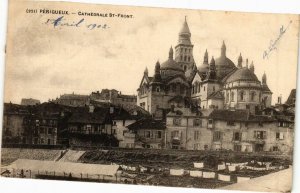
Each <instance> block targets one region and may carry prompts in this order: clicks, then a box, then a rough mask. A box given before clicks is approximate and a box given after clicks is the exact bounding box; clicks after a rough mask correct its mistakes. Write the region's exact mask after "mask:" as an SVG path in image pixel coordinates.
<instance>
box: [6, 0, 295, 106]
mask: <svg viewBox="0 0 300 193" xmlns="http://www.w3.org/2000/svg"><path fill="white" fill-rule="evenodd" d="M26 9H37V11H38V13H26ZM40 9H49V10H65V11H69V13H75V14H69V15H61V14H40V13H39V11H40ZM79 11H80V12H97V13H102V14H105V13H115V14H126V15H132V18H123V17H96V16H94V17H92V16H79V15H78V14H77V13H78V12H79ZM9 12H10V13H9V17H8V19H9V24H8V33H7V34H8V36H7V47H6V68H5V91H4V101H5V102H10V101H11V102H13V103H20V101H21V99H22V98H35V99H39V100H41V101H42V102H45V101H48V99H54V98H56V97H59V96H60V95H61V94H64V93H73V92H74V93H76V94H90V93H91V92H92V91H97V90H99V91H101V89H104V88H109V89H117V90H120V91H122V93H124V94H136V90H137V88H138V86H139V84H140V81H141V79H142V76H143V72H144V70H145V68H146V67H147V68H148V70H149V74H150V75H153V73H154V66H155V63H156V61H157V60H159V61H160V62H161V63H162V62H164V61H165V60H167V58H168V52H169V48H170V47H171V46H173V47H174V46H176V44H177V40H178V32H179V30H180V28H181V26H182V23H183V21H184V18H185V16H186V17H187V22H188V25H189V28H190V31H191V33H192V37H191V41H192V43H193V44H194V51H193V53H194V59H195V62H196V65H197V66H199V65H201V64H202V62H203V56H204V52H205V50H206V49H207V50H208V54H209V58H211V57H212V56H214V58H218V57H219V56H220V52H221V51H220V48H221V45H222V41H223V40H224V41H225V44H226V46H227V57H228V58H230V59H231V60H232V61H233V62H234V63H235V64H236V63H237V59H238V56H239V54H240V53H241V54H242V56H243V59H244V60H245V59H246V58H248V60H249V63H251V61H253V63H254V66H255V73H256V75H257V77H258V79H259V80H261V77H262V74H263V73H264V72H265V73H266V74H267V83H268V85H269V87H270V89H271V90H272V92H273V104H274V103H275V102H276V98H277V97H278V96H280V95H282V98H283V101H285V100H286V99H287V97H288V95H289V93H290V91H291V89H294V88H296V72H297V59H298V58H297V54H298V35H299V31H298V30H299V17H298V16H297V15H291V14H285V15H283V14H260V13H238V12H222V11H200V10H187V9H166V8H143V7H130V6H109V5H97V6H95V5H92V6H91V5H89V4H79V3H73V4H70V3H68V4H64V3H60V4H58V3H52V4H50V3H49V2H21V3H20V2H18V3H14V2H12V3H11V4H10V9H9ZM61 16H63V21H62V22H61V23H69V24H70V23H78V22H79V21H80V20H81V19H84V22H82V23H81V24H80V26H79V27H71V26H60V25H59V26H56V27H54V25H53V24H52V23H51V22H48V23H47V20H48V19H50V20H51V21H52V20H54V19H57V18H59V17H61ZM89 24H98V25H102V26H103V25H104V24H106V26H108V27H107V28H105V29H104V28H94V29H93V30H91V28H88V27H87V25H89ZM280 29H281V31H282V32H283V31H284V33H282V34H281V35H280ZM271 42H273V43H274V46H275V48H276V49H273V50H272V51H270V52H269V56H268V57H267V58H263V53H264V51H265V50H268V49H269V47H270V44H271ZM209 60H210V59H209ZM244 65H245V64H244Z"/></svg>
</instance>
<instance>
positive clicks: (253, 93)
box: [251, 92, 256, 101]
mask: <svg viewBox="0 0 300 193" xmlns="http://www.w3.org/2000/svg"><path fill="white" fill-rule="evenodd" d="M255 95H256V93H255V92H252V93H251V101H254V100H255Z"/></svg>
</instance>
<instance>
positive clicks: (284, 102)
mask: <svg viewBox="0 0 300 193" xmlns="http://www.w3.org/2000/svg"><path fill="white" fill-rule="evenodd" d="M299 19H300V18H299V15H296V14H274V13H273V14H268V13H246V12H231V11H226V10H224V11H209V10H188V9H170V8H150V7H134V6H121V5H101V4H85V3H71V2H51V1H25V0H11V1H9V12H8V29H7V44H6V64H5V86H4V87H5V89H4V101H3V102H4V110H3V125H2V138H1V176H2V177H7V178H30V179H46V180H65V181H77V182H78V181H80V182H89V183H113V184H132V185H137V186H139V185H146V186H150V185H151V186H165V187H184V188H198V189H199V188H200V189H224V190H242V191H243V190H245V191H261V192H289V191H291V189H292V181H293V180H292V174H293V152H294V131H295V102H296V80H297V62H298V42H299Z"/></svg>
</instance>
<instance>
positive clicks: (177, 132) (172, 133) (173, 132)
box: [171, 131, 180, 138]
mask: <svg viewBox="0 0 300 193" xmlns="http://www.w3.org/2000/svg"><path fill="white" fill-rule="evenodd" d="M179 137H180V136H179V131H172V132H171V138H179Z"/></svg>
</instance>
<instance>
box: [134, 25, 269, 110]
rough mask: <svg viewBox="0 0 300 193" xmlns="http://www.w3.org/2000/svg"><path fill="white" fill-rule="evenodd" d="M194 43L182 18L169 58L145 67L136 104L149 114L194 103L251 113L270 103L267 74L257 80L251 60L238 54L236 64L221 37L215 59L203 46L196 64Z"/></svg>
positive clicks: (199, 105)
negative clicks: (202, 54) (249, 61)
mask: <svg viewBox="0 0 300 193" xmlns="http://www.w3.org/2000/svg"><path fill="white" fill-rule="evenodd" d="M193 47H194V45H193V44H192V42H191V32H190V29H189V26H188V24H187V21H186V20H185V21H184V23H183V26H182V28H181V30H180V32H179V38H178V44H177V45H176V46H175V58H174V56H173V48H172V47H171V48H170V51H169V58H168V59H167V60H166V61H165V62H163V63H162V64H160V63H159V62H157V63H156V65H155V70H154V75H153V76H149V73H148V69H147V68H146V70H145V72H144V76H143V78H142V80H141V82H140V85H139V88H138V89H137V91H138V97H137V105H139V106H141V107H142V108H144V109H145V110H147V111H149V112H150V113H151V114H155V113H156V111H157V110H161V109H164V110H167V111H168V110H170V109H171V108H172V107H191V106H196V107H198V108H201V109H215V108H216V109H248V110H249V111H250V113H251V114H255V113H257V112H258V111H259V110H262V109H263V108H266V107H270V106H271V101H272V92H271V90H270V89H269V87H268V85H267V77H266V74H264V75H263V77H262V80H261V81H260V80H259V79H258V78H257V76H256V75H255V67H254V64H253V62H252V63H251V64H250V66H249V64H248V59H246V62H243V58H242V55H241V54H240V55H239V57H238V60H237V65H235V64H234V62H233V61H232V60H230V59H229V58H228V57H227V55H226V50H227V48H226V45H225V42H224V41H223V44H222V46H221V53H220V57H218V58H216V59H214V57H213V56H212V57H211V60H210V62H209V54H208V51H207V50H206V52H205V54H204V59H203V63H202V64H201V65H199V66H198V68H197V67H196V63H195V60H194V56H193Z"/></svg>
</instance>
